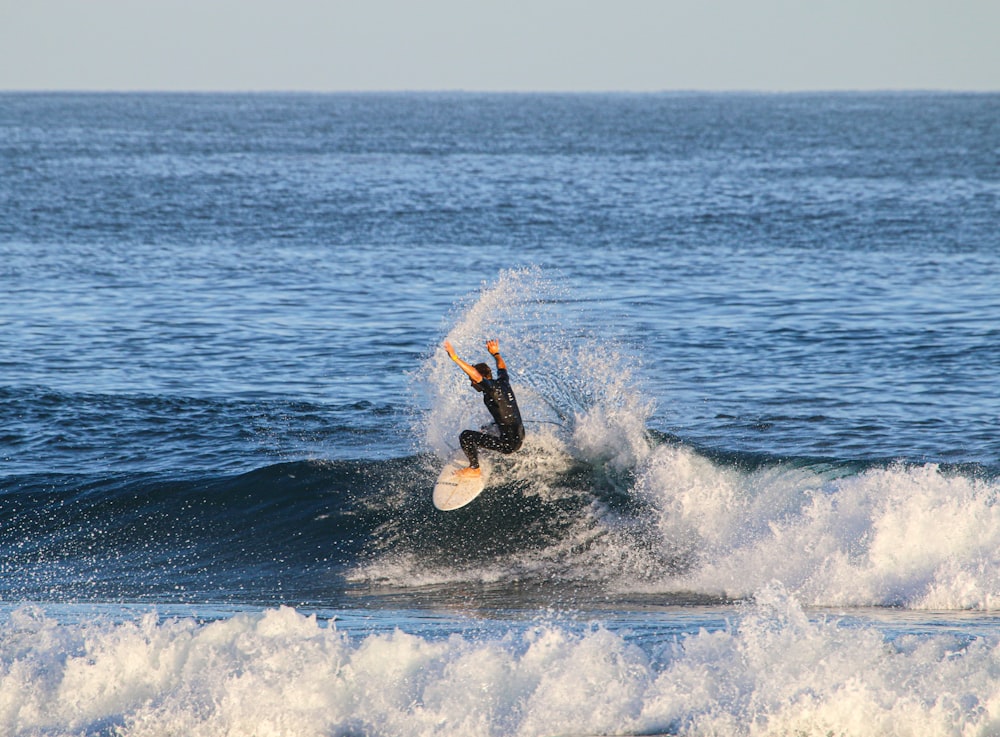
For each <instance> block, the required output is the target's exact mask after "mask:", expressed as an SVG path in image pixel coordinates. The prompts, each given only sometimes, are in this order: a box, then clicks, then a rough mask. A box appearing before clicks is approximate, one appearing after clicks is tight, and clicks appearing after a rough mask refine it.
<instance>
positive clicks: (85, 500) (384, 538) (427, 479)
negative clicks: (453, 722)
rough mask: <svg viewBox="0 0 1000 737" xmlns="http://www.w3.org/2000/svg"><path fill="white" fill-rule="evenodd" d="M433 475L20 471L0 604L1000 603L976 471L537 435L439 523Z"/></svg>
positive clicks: (0, 519) (989, 487)
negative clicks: (543, 597) (584, 444)
mask: <svg viewBox="0 0 1000 737" xmlns="http://www.w3.org/2000/svg"><path fill="white" fill-rule="evenodd" d="M437 464H438V460H437V457H436V456H434V455H421V456H411V457H406V458H401V459H397V460H391V461H356V462H329V461H326V462H320V461H316V462H294V463H283V464H275V465H272V466H267V467H265V468H261V469H258V470H256V471H252V472H249V473H245V474H238V475H219V476H206V475H194V476H190V477H183V478H178V477H169V476H166V475H158V474H145V475H143V474H126V475H122V476H120V477H112V478H102V479H96V480H95V479H88V478H86V477H77V476H70V475H59V476H52V475H36V476H21V477H16V478H8V479H5V480H4V482H3V489H2V493H0V547H2V550H3V551H4V557H3V562H2V564H0V566H2V569H0V572H2V578H0V580H2V584H0V596H2V598H3V599H4V600H7V601H10V600H23V599H28V600H74V599H84V600H107V599H112V600H126V601H216V602H226V601H252V602H264V603H266V602H277V601H282V602H302V603H307V602H308V603H328V604H329V603H331V602H336V601H339V600H341V599H342V597H343V596H344V595H346V594H348V593H350V592H354V593H355V594H357V593H359V592H367V593H379V592H381V593H384V594H390V593H393V592H399V591H402V590H411V589H414V588H416V589H419V588H421V587H423V588H429V589H433V588H434V587H446V588H450V589H454V587H460V586H470V585H471V586H479V587H485V588H487V589H488V588H489V587H492V586H499V587H506V588H508V589H511V588H515V587H521V588H525V589H532V588H535V589H542V590H546V589H547V590H549V592H550V594H553V592H555V593H558V592H559V591H564V592H565V591H567V590H572V592H573V593H572V595H573V596H574V597H577V599H578V601H579V603H581V604H585V603H586V601H587V598H588V597H589V596H594V597H603V596H607V595H608V594H609V593H610V594H615V595H619V596H628V595H640V594H649V593H670V594H676V595H680V594H690V595H698V596H703V597H706V598H707V599H715V600H718V599H723V600H725V599H740V598H745V597H748V596H751V595H752V594H753V593H754V592H755V591H758V590H759V589H760V588H762V587H764V586H766V585H768V584H769V583H770V582H771V581H773V580H779V581H782V582H783V584H784V585H785V586H786V587H787V588H788V590H789V591H790V592H792V593H793V594H794V595H795V596H796V597H797V598H799V599H800V600H801V601H803V602H804V603H808V604H812V605H817V606H891V607H904V608H913V609H987V610H992V609H996V608H998V606H1000V598H998V596H1000V574H998V573H997V571H1000V553H998V552H997V551H1000V513H998V511H997V504H996V501H997V498H998V493H1000V482H998V481H997V479H996V478H994V477H991V476H989V475H986V474H985V473H977V472H976V470H975V469H956V468H944V467H941V466H939V465H934V464H926V465H904V464H893V465H885V466H880V465H868V466H864V467H861V468H858V467H857V464H840V465H837V464H829V463H822V464H815V463H808V462H805V461H775V460H763V459H759V458H751V457H744V458H742V459H730V460H729V461H728V462H726V463H720V461H719V460H718V459H712V458H709V457H707V456H705V455H703V454H701V453H699V452H698V451H696V450H694V449H692V448H690V447H686V446H684V445H682V444H679V443H677V442H674V441H670V440H665V439H661V441H659V442H651V444H650V447H649V448H648V451H647V452H646V454H645V456H644V457H643V458H641V459H640V460H639V461H638V462H637V463H636V464H635V465H629V466H624V467H620V466H617V465H616V464H615V463H614V462H611V461H596V460H593V459H591V460H581V459H579V458H576V457H574V456H573V455H572V454H570V453H569V452H568V451H567V448H566V447H565V446H564V445H562V444H561V442H560V441H559V439H558V438H556V437H555V436H554V435H550V436H548V437H544V436H543V437H542V438H540V437H539V436H538V435H535V436H534V437H533V438H532V439H531V440H530V441H529V442H528V443H527V445H526V448H525V450H524V451H523V452H522V453H521V454H519V455H518V456H517V457H516V458H513V459H506V458H505V459H502V460H500V461H499V462H498V463H497V464H496V471H495V472H494V473H495V478H497V479H498V480H499V482H498V483H497V484H496V485H495V486H492V487H491V488H489V489H488V490H487V492H485V494H484V496H483V498H482V499H481V501H480V502H477V503H474V504H472V505H470V506H469V507H467V508H464V509H462V510H459V511H456V512H454V513H450V514H441V513H439V512H437V511H435V510H434V509H433V507H432V506H431V503H430V490H431V486H432V485H433V480H434V477H435V475H436V469H437ZM557 598H558V596H557Z"/></svg>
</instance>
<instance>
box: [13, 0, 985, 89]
mask: <svg viewBox="0 0 1000 737" xmlns="http://www.w3.org/2000/svg"><path fill="white" fill-rule="evenodd" d="M25 89H28V90H34V89H37V90H52V89H58V90H77V89H83V90H316V91H327V90H330V91H338V90H457V89H465V90H504V91H520V90H540V91H549V90H560V91H583V90H594V91H603V90H623V91H624V90H634V91H648V90H779V91H794V90H842V89H859V90H871V89H947V90H993V91H998V90H1000V0H939V1H933V2H932V1H930V0H797V1H793V0H658V1H657V0H614V1H613V2H604V1H603V0H601V1H588V0H576V1H575V2H571V1H570V0H503V2H498V1H487V0H413V1H412V2H407V1H404V0H354V1H352V2H341V1H340V0H0V90H25Z"/></svg>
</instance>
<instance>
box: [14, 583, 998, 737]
mask: <svg viewBox="0 0 1000 737" xmlns="http://www.w3.org/2000/svg"><path fill="white" fill-rule="evenodd" d="M998 694H1000V643H998V642H997V637H995V636H993V637H991V638H979V639H974V638H968V637H960V636H957V635H955V634H933V635H920V636H917V635H910V636H903V637H900V638H898V639H895V640H888V639H886V637H885V636H884V635H883V634H882V633H881V631H879V630H878V629H877V628H876V627H874V626H872V625H864V624H859V623H848V624H846V625H845V624H842V623H839V622H836V621H825V620H821V621H813V620H811V619H810V618H809V617H807V616H806V613H805V612H804V611H803V610H802V609H801V607H799V605H798V604H797V603H796V602H795V601H794V599H793V598H792V597H790V596H789V595H788V594H787V593H786V592H785V591H784V590H783V589H782V588H781V587H780V586H770V587H767V588H765V589H764V590H763V591H761V592H759V593H758V595H757V603H756V604H754V605H752V606H747V607H746V610H745V611H744V612H743V614H742V615H741V616H740V617H739V618H738V619H736V620H735V621H734V623H733V624H732V625H731V626H730V627H729V628H727V629H725V630H722V631H716V632H706V631H701V632H699V633H694V634H688V635H685V636H681V637H679V638H677V639H673V640H671V641H668V642H664V638H657V637H652V638H650V639H647V640H640V641H631V640H629V639H626V637H624V636H623V635H622V634H619V633H616V632H613V631H609V630H607V629H605V628H603V627H599V626H597V627H593V628H590V629H585V630H584V631H582V632H581V631H580V629H579V627H567V626H565V625H561V624H558V623H549V624H543V625H530V624H528V625H524V626H522V628H521V629H520V630H519V631H511V632H507V633H496V634H492V635H480V636H476V637H472V636H461V635H452V636H450V637H447V638H428V637H422V636H418V635H415V634H410V633H407V632H403V631H398V630H397V631H395V632H391V633H367V634H366V633H363V632H362V633H353V634H349V633H346V632H341V631H338V630H337V628H336V627H335V626H334V625H327V624H325V623H323V622H318V621H317V620H316V619H315V618H314V617H307V616H303V615H302V614H300V613H298V612H296V611H295V610H293V609H288V608H282V609H276V610H269V611H265V612H262V613H254V614H243V615H237V616H234V617H232V618H231V619H228V620H224V621H217V622H211V623H208V624H198V623H196V622H194V621H192V620H189V619H172V620H167V621H159V620H158V619H157V618H156V617H154V616H146V617H144V618H141V619H139V620H136V621H132V622H125V623H117V624H116V623H110V622H99V621H91V622H89V623H86V624H58V623H57V622H56V621H54V620H52V619H49V618H46V617H45V616H44V615H42V614H41V613H39V612H37V611H33V610H29V609H22V610H19V611H17V612H15V613H14V614H13V615H11V616H10V617H9V619H8V620H7V621H5V622H3V623H2V624H0V733H2V734H4V735H10V736H11V737H27V736H28V735H32V736H36V735H46V737H57V736H59V737H61V736H63V735H66V736H68V735H82V734H87V735H97V734H101V735H111V734H116V735H128V737H163V736H164V735H181V734H182V735H185V736H190V737H223V736H226V737H230V736H233V735H257V736H259V737H270V736H272V735H274V736H277V735H296V737H311V736H313V735H317V736H318V735H331V734H336V735H352V734H366V735H393V736H394V737H406V736H408V735H439V736H442V737H444V736H448V735H456V736H458V735H461V736H462V737H468V736H475V735H497V736H506V735H512V736H513V735H518V736H520V737H533V736H535V735H554V734H621V733H625V734H629V733H631V734H636V733H640V734H641V733H653V732H661V731H667V732H670V733H676V734H692V735H707V734H726V735H755V736H761V735H789V734H831V733H832V734H838V735H841V734H842V735H871V734H880V735H908V736H909V737H921V736H922V735H934V737H941V736H942V735H970V734H995V733H997V730H998V729H1000V696H998Z"/></svg>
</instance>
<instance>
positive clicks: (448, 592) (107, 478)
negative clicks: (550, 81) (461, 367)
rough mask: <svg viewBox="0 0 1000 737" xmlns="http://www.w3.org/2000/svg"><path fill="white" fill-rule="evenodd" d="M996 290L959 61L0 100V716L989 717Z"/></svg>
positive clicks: (500, 721)
mask: <svg viewBox="0 0 1000 737" xmlns="http://www.w3.org/2000/svg"><path fill="white" fill-rule="evenodd" d="M998 284H1000V96H997V95H960V94H916V93H911V94H815V95H738V94H726V95H708V94H664V95H475V94H412V95H411V94H397V95H385V94H358V95H277V94H275V95H164V94H149V95H141V94H129V95H111V94H109V95H103V94H84V95H74V94H0V295H2V298H0V733H3V734H11V735H17V736H21V735H25V736H26V735H32V736H35V735H45V736H46V737H48V736H49V735H81V734H83V735H102V736H103V735H130V736H131V735H167V734H197V735H249V734H259V735H266V734H275V735H278V734H280V735H289V734H295V735H360V734H378V735H382V734H385V735H407V734H420V735H430V734H434V735H452V734H454V735H557V734H658V733H667V734H685V735H688V734H690V735H709V734H721V733H725V734H746V735H749V734H754V735H769V734H775V735H777V734H795V733H801V734H824V735H825V734H828V733H834V734H852V735H854V734H857V735H866V734H918V735H923V734H927V735H945V734H955V735H959V734H961V735H966V734H984V735H986V734H996V733H998V732H1000V721H998V719H1000V717H998V716H997V704H996V696H995V694H996V693H997V692H998V689H1000V678H998V676H997V672H998V670H997V667H996V653H997V652H1000V626H998V623H997V614H996V612H997V610H998V609H1000V511H998V510H1000V506H998V505H997V504H996V500H997V498H998V497H1000V437H998V432H997V427H998V424H1000V394H998V392H997V390H996V376H997V367H998V366H1000V288H998V286H997V285H998ZM445 338H448V339H450V340H451V341H452V342H453V343H454V344H455V345H456V348H457V349H458V351H459V353H460V354H462V355H463V357H466V358H468V359H470V360H472V359H475V361H478V360H485V357H486V354H485V348H484V345H483V344H484V342H485V341H486V340H487V339H488V338H497V339H499V340H500V346H501V350H502V351H503V355H504V357H505V359H506V360H507V363H508V365H509V367H510V370H511V375H512V380H513V383H514V388H515V391H516V392H517V394H518V399H519V403H520V405H521V409H522V413H523V414H524V416H525V418H526V420H527V429H528V437H527V440H526V443H525V447H524V449H523V450H521V451H520V452H519V453H518V454H516V455H514V456H511V457H509V458H495V459H494V462H495V470H494V482H493V483H492V484H491V487H490V488H489V489H487V491H486V492H485V493H484V494H483V496H482V497H480V499H478V500H477V501H476V502H474V503H473V504H472V505H470V506H469V507H466V508H464V509H463V510H459V511H457V512H452V513H441V512H437V511H436V510H434V509H433V507H432V506H431V504H430V489H431V486H432V484H433V480H434V477H435V476H436V473H437V469H438V468H440V466H441V465H442V463H443V462H444V460H445V459H446V458H447V457H448V456H449V455H450V454H451V453H453V452H454V449H455V448H456V446H457V435H458V433H459V432H460V431H461V430H462V429H464V428H465V427H478V426H479V425H481V424H483V423H484V422H485V421H486V419H487V417H486V414H485V409H484V408H483V407H482V404H481V401H480V399H479V397H478V395H476V394H475V393H474V392H472V391H470V390H469V387H468V382H467V381H465V380H463V376H462V374H461V372H459V371H458V370H457V369H456V368H455V366H454V365H453V364H451V362H450V361H449V360H448V359H447V357H446V356H445V355H444V353H443V351H442V350H441V348H440V344H441V342H442V341H443V340H444V339H445ZM475 361H474V362H475Z"/></svg>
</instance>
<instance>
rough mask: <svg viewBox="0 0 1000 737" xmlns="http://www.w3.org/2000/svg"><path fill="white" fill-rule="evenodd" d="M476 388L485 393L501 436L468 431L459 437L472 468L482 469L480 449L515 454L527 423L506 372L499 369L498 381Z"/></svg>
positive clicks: (482, 384)
mask: <svg viewBox="0 0 1000 737" xmlns="http://www.w3.org/2000/svg"><path fill="white" fill-rule="evenodd" d="M476 387H477V388H478V389H480V390H482V392H483V402H484V403H485V404H486V409H488V410H489V411H490V414H491V415H493V420H494V421H495V422H496V425H497V427H498V428H499V430H500V435H499V436H497V435H492V434H490V433H485V432H477V431H476V430H465V431H464V432H463V433H462V434H461V435H459V436H458V442H459V443H460V444H461V446H462V450H463V451H464V452H465V455H467V456H468V457H469V466H470V467H472V468H479V454H478V449H479V448H486V449H487V450H495V451H497V452H499V453H513V452H514V451H515V450H517V449H518V448H520V447H521V443H522V442H523V441H524V423H522V422H521V412H520V410H518V408H517V400H516V399H514V390H513V389H511V388H510V379H508V377H507V369H498V370H497V378H495V379H483V380H482V381H480V382H479V383H478V384H476Z"/></svg>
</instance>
